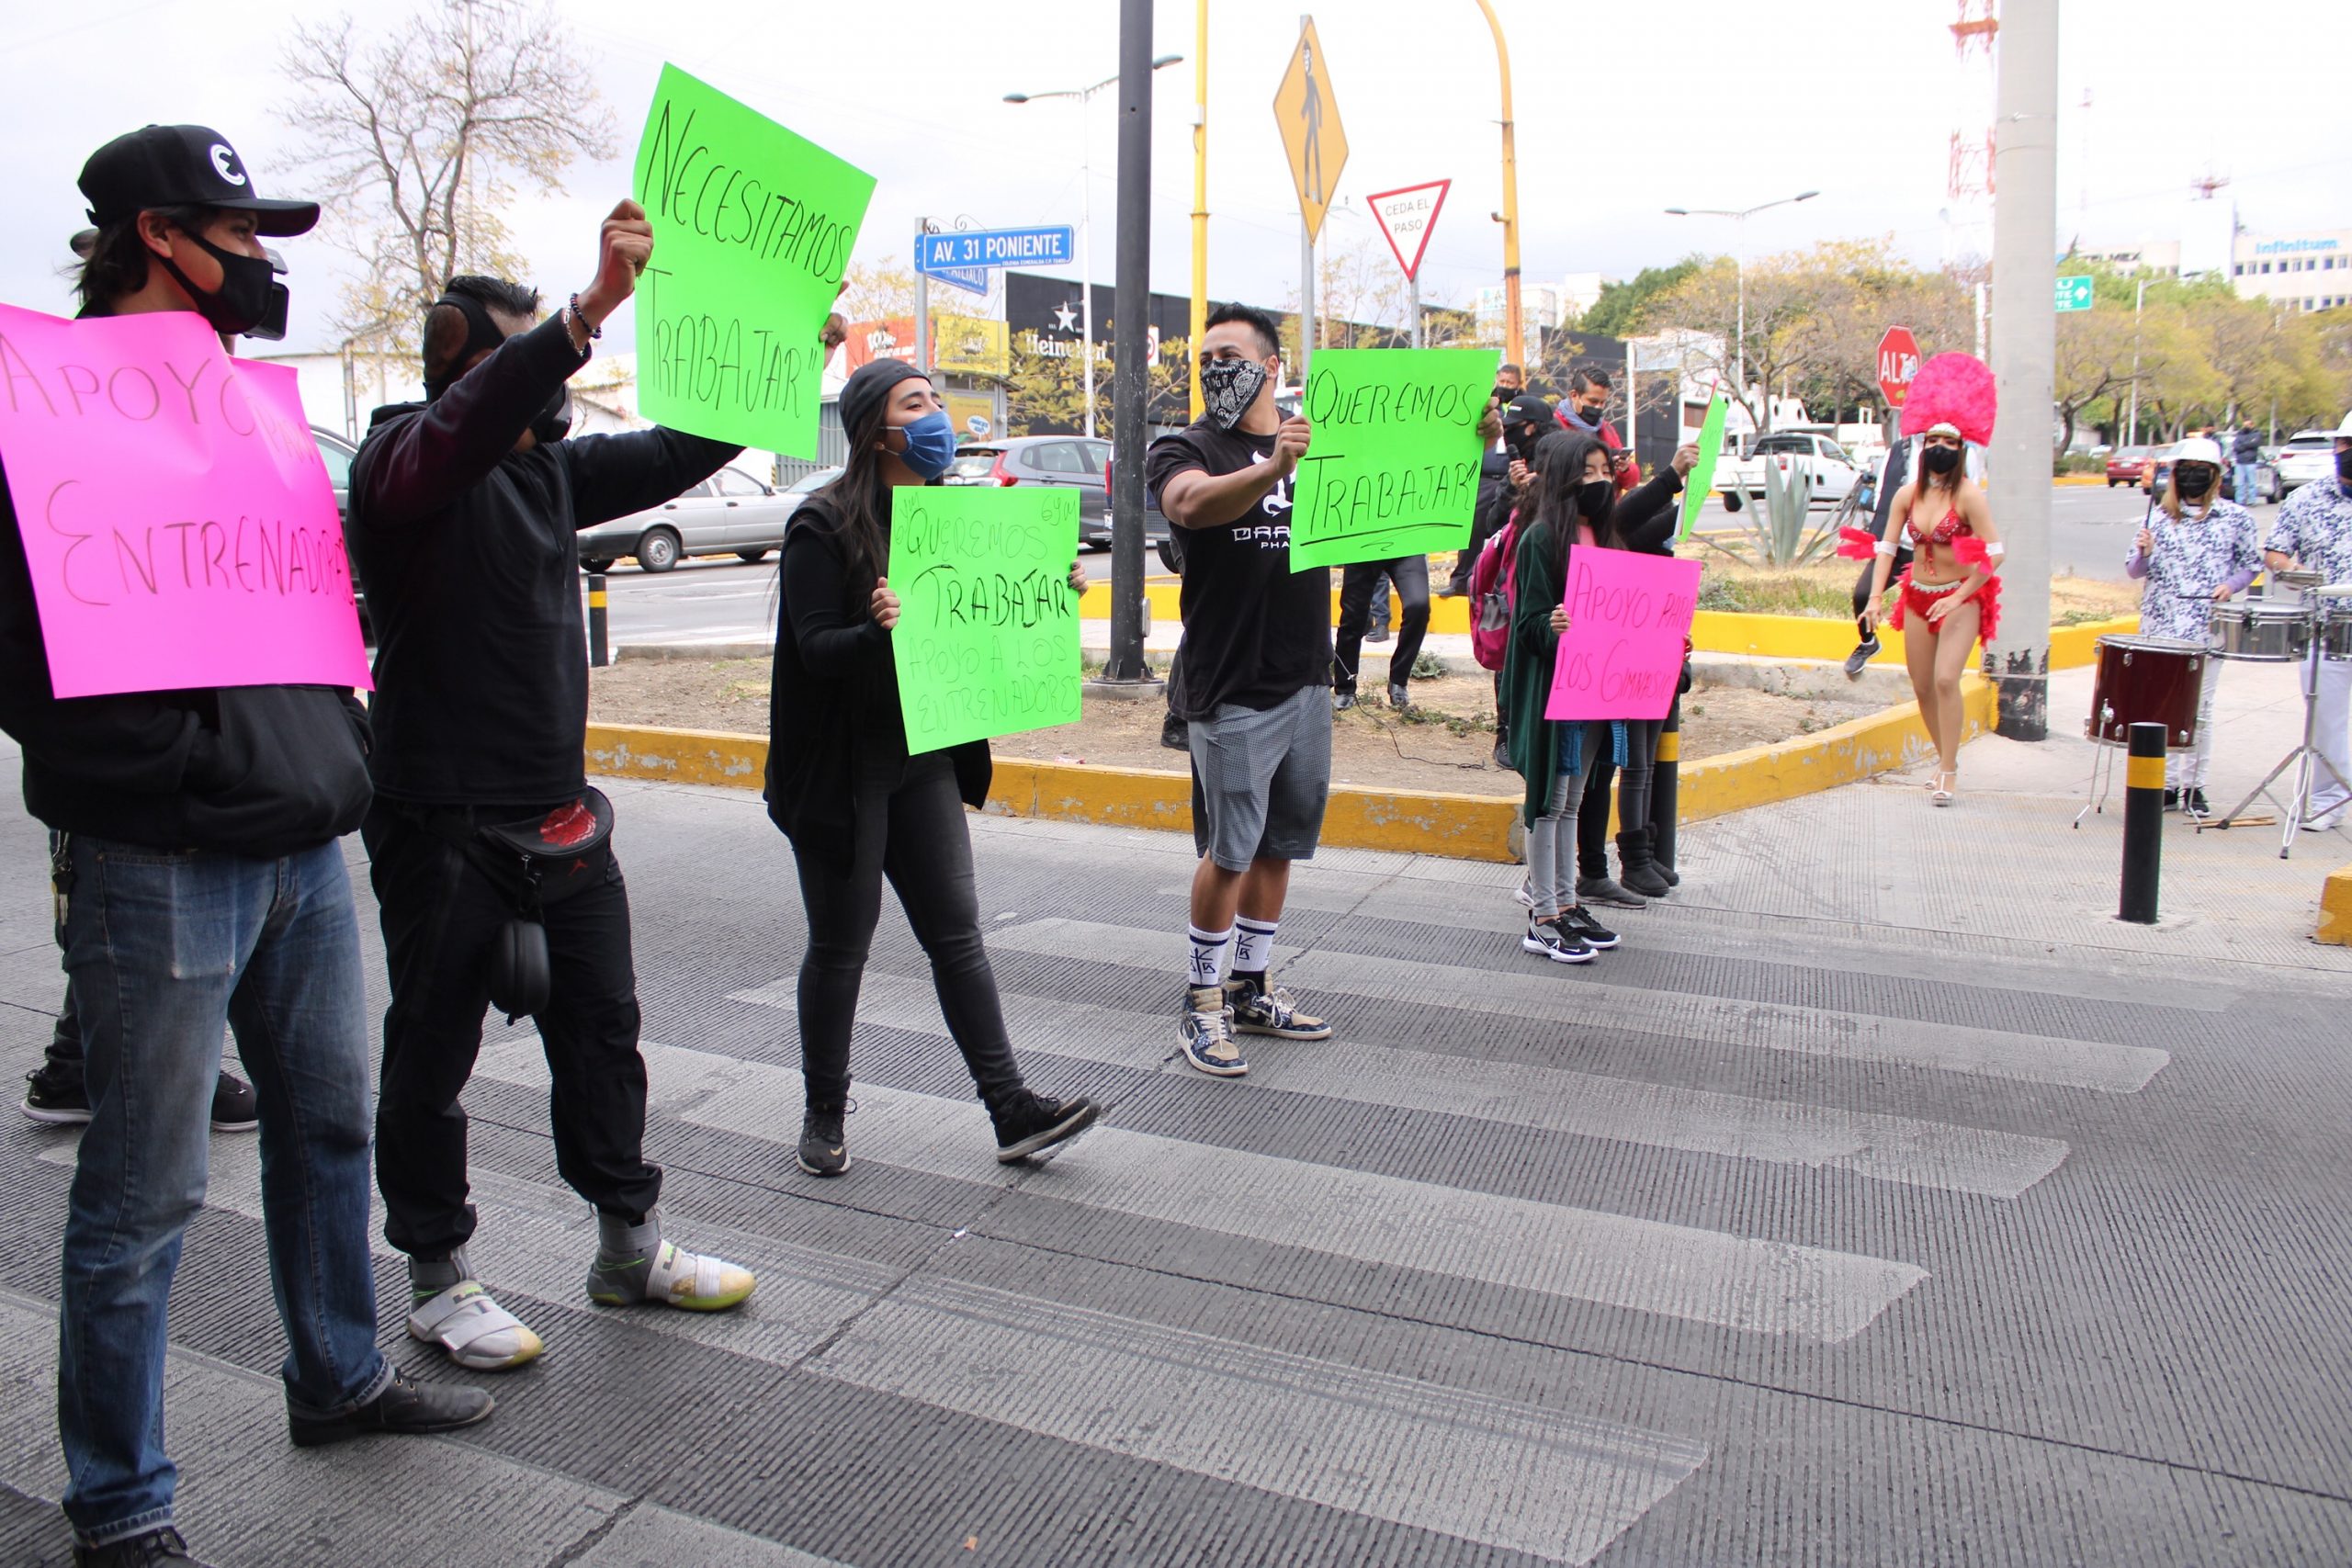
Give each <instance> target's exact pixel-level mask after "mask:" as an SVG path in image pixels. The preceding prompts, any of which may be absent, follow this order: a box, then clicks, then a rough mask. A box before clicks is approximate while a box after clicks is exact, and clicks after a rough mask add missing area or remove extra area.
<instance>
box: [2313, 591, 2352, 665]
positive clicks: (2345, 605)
mask: <svg viewBox="0 0 2352 1568" xmlns="http://www.w3.org/2000/svg"><path fill="white" fill-rule="evenodd" d="M2318 604H2319V629H2318V633H2317V635H2318V637H2319V656H2320V657H2321V658H2322V659H2335V660H2346V659H2352V595H2346V596H2345V597H2341V598H2329V599H2322V600H2320V601H2318Z"/></svg>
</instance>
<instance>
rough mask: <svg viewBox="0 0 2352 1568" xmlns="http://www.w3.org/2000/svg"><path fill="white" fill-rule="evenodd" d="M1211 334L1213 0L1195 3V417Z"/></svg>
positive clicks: (1199, 408)
mask: <svg viewBox="0 0 2352 1568" xmlns="http://www.w3.org/2000/svg"><path fill="white" fill-rule="evenodd" d="M1208 330H1209V0H1193V312H1192V333H1193V341H1192V355H1191V357H1192V361H1193V418H1194V419H1198V418H1200V417H1201V411H1202V410H1203V409H1204V408H1205V407H1206V406H1207V405H1206V404H1205V403H1204V401H1203V400H1202V399H1201V337H1202V334H1204V333H1206V332H1207V331H1208Z"/></svg>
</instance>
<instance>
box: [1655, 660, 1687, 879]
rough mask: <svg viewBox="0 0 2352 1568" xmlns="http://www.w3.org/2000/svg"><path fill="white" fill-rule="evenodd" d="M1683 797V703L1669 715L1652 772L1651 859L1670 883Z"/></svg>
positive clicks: (1678, 698) (1673, 708)
mask: <svg viewBox="0 0 2352 1568" xmlns="http://www.w3.org/2000/svg"><path fill="white" fill-rule="evenodd" d="M1681 794H1682V699H1681V698H1680V697H1677V698H1675V699H1674V705H1673V706H1672V707H1670V708H1668V709H1667V711H1666V728H1664V729H1662V730H1660V731H1659V732H1658V737H1657V765H1656V766H1655V767H1654V768H1652V770H1651V772H1650V858H1651V859H1653V860H1655V861H1657V866H1658V870H1659V871H1661V872H1663V873H1664V874H1666V879H1667V881H1668V883H1672V882H1673V881H1674V880H1675V875H1674V819H1675V816H1676V814H1677V812H1678V811H1679V808H1680V804H1681V803H1680V796H1681Z"/></svg>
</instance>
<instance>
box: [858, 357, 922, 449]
mask: <svg viewBox="0 0 2352 1568" xmlns="http://www.w3.org/2000/svg"><path fill="white" fill-rule="evenodd" d="M910 376H922V371H920V370H918V369H916V368H915V367H913V366H911V365H910V364H908V363H907V362H906V361H905V360H903V359H873V360H868V361H867V362H866V363H865V364H864V365H861V366H859V367H857V368H856V369H855V370H853V371H851V372H850V378H849V379H848V380H847V381H845V382H843V383H842V404H841V407H842V431H843V433H844V434H847V435H848V436H849V440H850V445H851V446H856V445H857V444H858V439H859V437H860V436H861V435H862V434H864V433H865V428H866V426H867V425H868V424H869V423H874V422H876V421H879V420H880V419H881V417H882V406H883V404H884V403H885V402H887V401H888V400H889V397H890V389H891V388H893V387H895V386H897V385H898V384H899V382H901V381H903V380H905V379H907V378H909V377H910ZM924 379H925V380H928V379H930V378H928V377H924Z"/></svg>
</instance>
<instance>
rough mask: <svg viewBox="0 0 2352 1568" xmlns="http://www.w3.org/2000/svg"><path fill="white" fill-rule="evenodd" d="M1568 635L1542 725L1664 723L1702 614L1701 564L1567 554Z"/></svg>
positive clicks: (1618, 554) (1599, 552) (1628, 553)
mask: <svg viewBox="0 0 2352 1568" xmlns="http://www.w3.org/2000/svg"><path fill="white" fill-rule="evenodd" d="M1562 603H1563V604H1565V605H1566V608H1567V612H1568V629H1567V630H1566V631H1565V632H1563V633H1562V634H1561V635H1560V653H1559V659H1558V660H1557V662H1555V664H1554V665H1553V667H1552V698H1551V701H1549V702H1548V703H1546V704H1544V717H1545V718H1664V717H1665V716H1666V710H1667V709H1668V708H1669V707H1671V706H1673V705H1674V688H1675V687H1676V686H1678V685H1679V684H1680V683H1681V681H1682V654H1683V641H1684V639H1685V638H1687V637H1689V636H1690V635H1691V615H1693V614H1694V613H1695V612H1696V611H1697V609H1698V607H1699V563H1698V562H1697V561H1694V560H1674V559H1671V558H1668V557H1665V556H1651V555H1638V554H1636V553H1634V551H1632V550H1604V549H1600V548H1597V547H1592V546H1584V547H1578V548H1576V549H1572V550H1570V551H1569V552H1568V581H1567V591H1566V594H1565V595H1564V597H1563V600H1562Z"/></svg>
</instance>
